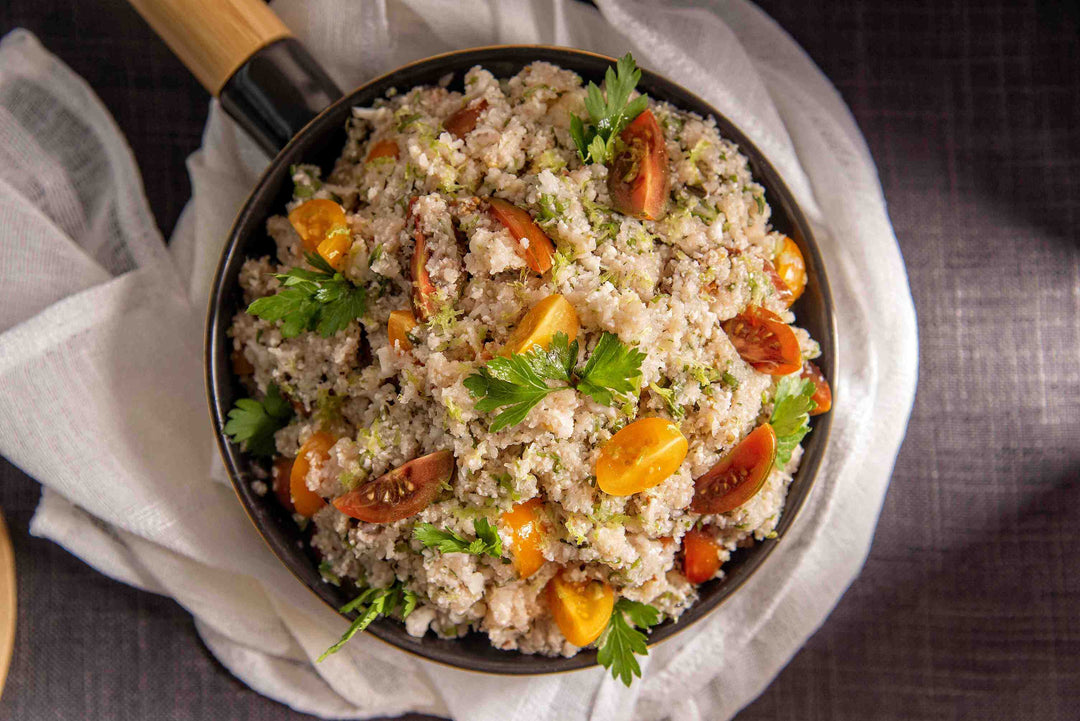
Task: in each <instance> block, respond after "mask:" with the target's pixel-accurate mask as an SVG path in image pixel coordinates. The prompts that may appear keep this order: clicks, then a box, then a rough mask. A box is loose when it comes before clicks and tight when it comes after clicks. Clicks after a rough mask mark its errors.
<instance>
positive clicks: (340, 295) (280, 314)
mask: <svg viewBox="0 0 1080 721" xmlns="http://www.w3.org/2000/svg"><path fill="white" fill-rule="evenodd" d="M304 257H305V258H306V259H307V262H308V263H310V264H311V266H312V267H313V268H315V270H308V269H307V268H292V269H290V270H289V272H287V273H279V274H278V275H277V278H278V280H280V281H281V282H282V285H283V286H284V287H283V288H282V289H281V290H279V291H278V292H277V293H275V294H274V295H270V296H267V297H265V298H258V299H257V300H255V301H254V302H252V304H251V305H249V306H248V309H247V312H248V313H251V314H252V315H254V316H258V317H259V318H262V319H263V320H268V321H276V320H281V321H283V322H282V324H281V335H282V336H283V337H285V338H294V337H296V336H298V335H300V333H302V332H303V331H318V332H319V335H321V336H322V337H324V338H329V337H330V336H332V335H334V334H335V333H337V332H338V331H340V330H343V329H344V328H346V327H347V326H348V325H349V323H351V322H352V321H353V320H355V319H357V318H359V317H360V316H362V315H363V314H364V312H365V311H366V310H367V293H366V292H365V291H364V289H363V288H361V287H359V286H356V285H353V284H352V282H351V281H349V280H347V279H346V278H345V276H343V275H342V274H341V273H339V272H337V271H336V270H334V269H333V267H331V265H330V264H329V263H327V262H326V260H325V259H324V258H323V257H322V256H320V255H317V254H315V253H307V254H306V255H305V256H304Z"/></svg>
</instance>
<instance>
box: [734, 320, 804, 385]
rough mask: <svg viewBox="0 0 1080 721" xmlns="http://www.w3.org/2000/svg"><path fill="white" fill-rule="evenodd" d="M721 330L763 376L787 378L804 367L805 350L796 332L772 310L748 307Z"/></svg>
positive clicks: (740, 353) (744, 358)
mask: <svg viewBox="0 0 1080 721" xmlns="http://www.w3.org/2000/svg"><path fill="white" fill-rule="evenodd" d="M721 327H722V328H723V329H724V332H725V333H727V335H728V339H730V340H731V344H732V345H733V346H735V350H736V351H738V353H739V356H741V357H742V359H743V360H744V361H746V362H747V363H749V364H750V365H751V366H753V368H754V370H756V371H758V372H759V373H767V374H769V375H773V376H786V375H789V374H791V373H794V372H796V371H797V370H799V369H800V368H802V351H800V350H799V340H798V338H796V337H795V332H794V331H792V330H791V327H790V326H788V324H787V323H785V322H784V321H782V320H780V316H778V315H776V314H775V313H773V312H772V311H769V310H766V309H765V308H762V307H761V306H757V305H751V306H747V308H746V310H744V311H743V312H742V313H739V315H737V316H735V317H734V318H731V319H729V320H726V321H724V322H723V323H722V324H721Z"/></svg>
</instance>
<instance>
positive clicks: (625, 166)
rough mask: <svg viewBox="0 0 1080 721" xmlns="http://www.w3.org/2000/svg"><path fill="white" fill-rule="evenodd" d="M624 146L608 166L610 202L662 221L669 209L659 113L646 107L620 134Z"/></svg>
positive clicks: (634, 214) (636, 214)
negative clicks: (655, 114)
mask: <svg viewBox="0 0 1080 721" xmlns="http://www.w3.org/2000/svg"><path fill="white" fill-rule="evenodd" d="M620 137H621V138H622V142H623V144H624V146H625V147H624V148H623V149H622V151H621V152H620V153H619V154H618V155H616V156H615V159H614V160H613V161H612V163H611V167H610V168H609V169H608V190H609V192H610V193H611V202H612V204H613V205H614V206H615V209H616V210H618V211H619V212H620V213H625V214H626V215H629V216H631V217H633V218H639V219H641V220H659V219H660V218H662V217H663V215H664V212H665V210H666V209H667V200H668V191H669V189H670V179H669V177H668V154H667V145H666V143H665V142H664V133H663V131H661V130H660V124H659V123H657V122H656V116H654V115H653V114H652V111H651V110H645V111H643V112H642V113H641V114H640V115H638V116H637V117H636V118H634V120H633V121H632V122H631V123H630V124H629V125H627V126H626V128H625V129H624V130H623V131H622V134H621V135H620Z"/></svg>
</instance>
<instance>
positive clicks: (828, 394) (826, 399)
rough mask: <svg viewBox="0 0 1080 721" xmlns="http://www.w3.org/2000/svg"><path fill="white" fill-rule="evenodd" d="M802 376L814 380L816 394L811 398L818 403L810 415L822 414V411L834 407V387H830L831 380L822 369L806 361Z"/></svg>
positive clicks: (824, 411)
mask: <svg viewBox="0 0 1080 721" xmlns="http://www.w3.org/2000/svg"><path fill="white" fill-rule="evenodd" d="M801 377H803V378H809V379H810V380H812V381H813V382H814V395H812V396H810V398H811V400H813V401H814V403H815V404H816V405H815V407H814V410H812V411H810V415H812V416H820V415H821V414H822V413H828V412H829V409H830V408H832V389H831V388H829V381H827V380H825V375H824V374H823V373H822V372H821V369H820V368H818V367H817V366H816V365H814V364H813V363H811V362H810V361H806V363H805V364H804V365H803V369H802V374H801Z"/></svg>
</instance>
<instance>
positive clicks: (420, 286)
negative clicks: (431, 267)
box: [409, 198, 439, 322]
mask: <svg viewBox="0 0 1080 721" xmlns="http://www.w3.org/2000/svg"><path fill="white" fill-rule="evenodd" d="M415 205H416V198H413V199H412V200H411V201H410V202H409V214H410V215H413V208H414V206H415ZM413 239H414V246H413V254H412V261H411V262H410V263H409V271H410V273H411V274H412V302H413V310H414V311H416V317H417V318H418V319H419V320H420V321H422V322H427V321H428V320H430V319H431V317H432V316H433V315H435V313H437V312H438V310H439V309H438V308H437V307H436V302H435V286H434V284H432V282H431V275H430V274H428V270H427V262H428V250H427V238H425V237H424V234H423V232H421V230H420V219H419V218H417V217H415V215H413Z"/></svg>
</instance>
